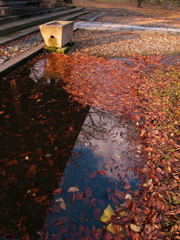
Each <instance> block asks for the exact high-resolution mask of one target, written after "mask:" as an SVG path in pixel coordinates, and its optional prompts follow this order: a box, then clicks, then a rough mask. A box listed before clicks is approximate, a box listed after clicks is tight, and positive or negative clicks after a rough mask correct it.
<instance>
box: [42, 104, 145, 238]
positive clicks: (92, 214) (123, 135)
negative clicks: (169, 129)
mask: <svg viewBox="0 0 180 240" xmlns="http://www.w3.org/2000/svg"><path fill="white" fill-rule="evenodd" d="M134 137H135V132H134V129H133V126H132V125H129V124H127V122H125V123H122V121H120V120H119V119H117V118H116V117H113V116H111V115H110V114H109V113H108V112H106V111H103V110H101V109H97V108H91V109H90V110H89V112H88V115H87V117H86V119H85V121H84V124H83V126H82V129H81V131H80V133H79V135H78V138H77V141H76V144H75V146H74V148H73V150H72V154H71V157H70V158H69V161H68V164H67V166H66V168H65V170H64V172H63V176H62V178H61V181H60V183H59V190H60V193H57V194H55V197H54V199H53V202H54V205H53V206H52V213H50V214H49V215H48V217H47V220H46V224H45V228H44V232H42V233H41V236H42V238H43V237H44V234H46V236H48V237H49V238H50V239H51V238H52V239H66V238H68V237H70V238H71V239H81V238H82V237H87V236H91V237H93V234H95V232H96V231H94V229H98V228H99V229H100V228H102V226H103V224H102V223H101V222H100V221H99V218H100V216H101V214H102V212H103V209H104V208H105V207H106V206H107V205H108V204H111V206H113V207H115V206H116V205H119V204H120V203H123V202H122V201H120V200H119V199H117V198H116V197H115V195H114V190H115V189H119V190H120V191H122V192H125V193H129V192H131V191H132V190H136V188H137V185H138V183H139V180H138V178H137V176H135V174H134V170H133V169H134V168H135V166H136V165H137V164H139V157H140V156H139V155H138V153H136V151H135V149H136V143H135V142H133V141H132V138H134ZM135 155H136V156H135ZM127 185H128V186H129V187H128V188H127ZM125 188H126V189H125ZM127 189H128V190H127ZM73 190H74V192H73Z"/></svg>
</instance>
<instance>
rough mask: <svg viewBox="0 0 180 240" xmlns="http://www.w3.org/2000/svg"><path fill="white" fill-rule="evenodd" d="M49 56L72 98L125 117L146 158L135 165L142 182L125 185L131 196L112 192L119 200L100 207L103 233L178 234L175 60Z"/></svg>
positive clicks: (179, 143)
mask: <svg viewBox="0 0 180 240" xmlns="http://www.w3.org/2000/svg"><path fill="white" fill-rule="evenodd" d="M52 59H54V60H53V62H54V63H55V64H54V69H53V71H56V72H57V75H58V74H59V76H61V75H63V76H64V77H65V82H66V86H65V90H66V91H67V92H68V93H69V94H71V96H72V97H73V98H74V100H76V101H78V102H80V103H82V104H83V105H91V106H94V107H100V108H102V109H105V110H108V111H110V112H111V113H113V114H114V115H116V116H119V117H120V116H122V115H123V116H126V117H127V118H130V119H131V120H133V121H134V123H135V124H136V128H137V130H138V133H139V136H140V137H141V139H142V148H140V149H139V152H140V153H141V154H142V155H143V156H144V157H145V158H146V160H147V162H146V165H144V167H142V168H140V169H138V171H137V170H136V173H137V175H138V176H139V178H140V179H141V181H142V185H141V187H140V188H139V189H138V191H136V192H132V190H130V189H128V190H129V191H130V193H131V196H133V197H132V198H130V197H127V196H125V194H122V193H120V192H116V193H115V196H116V197H117V198H118V199H119V200H120V201H123V202H124V203H123V204H120V205H118V206H117V208H116V209H114V210H112V209H111V207H110V206H108V207H107V208H106V209H105V211H104V214H103V216H102V217H101V220H102V221H103V222H105V223H106V225H107V230H108V231H107V234H106V235H105V239H129V237H131V239H133V240H136V239H137V240H138V239H139V240H140V239H143V240H145V239H180V215H179V214H180V187H179V181H180V178H179V171H180V162H179V156H180V153H179V151H180V125H179V117H180V101H179V98H180V84H179V77H180V74H179V70H180V69H179V65H178V64H177V65H174V66H170V65H163V57H162V56H147V57H145V56H134V57H133V58H129V59H126V61H125V62H123V61H119V60H109V59H104V58H97V57H95V56H88V55H82V54H78V53H77V54H73V55H72V56H65V55H63V56H62V57H61V58H59V55H58V54H53V56H52ZM170 60H171V59H170ZM60 65H61V66H62V67H61V68H59V67H58V66H60ZM134 171H135V170H134ZM97 239H99V238H97Z"/></svg>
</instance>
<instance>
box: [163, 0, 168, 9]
mask: <svg viewBox="0 0 180 240" xmlns="http://www.w3.org/2000/svg"><path fill="white" fill-rule="evenodd" d="M166 6H167V0H164V2H163V8H166Z"/></svg>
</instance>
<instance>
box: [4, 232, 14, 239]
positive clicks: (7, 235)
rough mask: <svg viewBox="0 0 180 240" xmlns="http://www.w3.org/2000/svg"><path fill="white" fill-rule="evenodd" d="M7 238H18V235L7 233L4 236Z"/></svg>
mask: <svg viewBox="0 0 180 240" xmlns="http://www.w3.org/2000/svg"><path fill="white" fill-rule="evenodd" d="M4 236H5V238H7V239H9V238H16V235H15V234H12V233H5V234H4Z"/></svg>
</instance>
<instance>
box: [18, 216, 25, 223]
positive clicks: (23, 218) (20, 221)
mask: <svg viewBox="0 0 180 240" xmlns="http://www.w3.org/2000/svg"><path fill="white" fill-rule="evenodd" d="M26 220H27V217H26V216H22V217H20V218H18V220H17V221H16V222H17V223H22V222H24V221H26Z"/></svg>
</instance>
